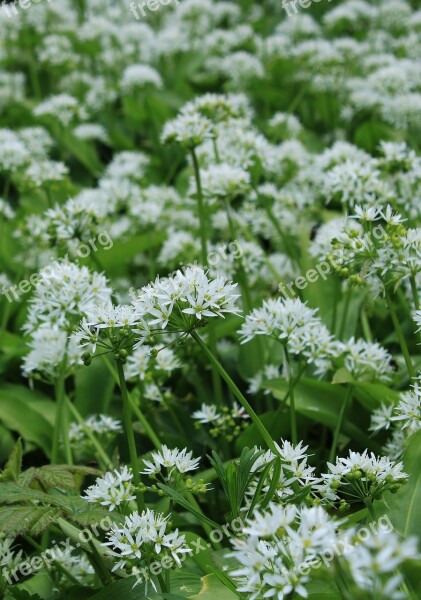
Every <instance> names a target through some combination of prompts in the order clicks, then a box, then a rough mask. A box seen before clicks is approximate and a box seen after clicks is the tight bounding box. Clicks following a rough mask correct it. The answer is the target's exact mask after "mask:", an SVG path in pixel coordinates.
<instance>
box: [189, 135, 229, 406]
mask: <svg viewBox="0 0 421 600" xmlns="http://www.w3.org/2000/svg"><path fill="white" fill-rule="evenodd" d="M214 143H215V144H216V140H214ZM191 155H192V160H193V168H194V177H195V180H196V189H197V206H198V212H199V223H200V242H201V261H202V266H203V267H204V268H206V265H207V263H208V240H207V232H206V207H205V203H204V200H203V190H202V181H201V179H200V168H199V162H198V160H197V156H196V152H195V151H194V149H193V150H192V151H191ZM209 343H210V345H211V348H212V351H213V352H214V353H215V354H216V335H215V326H214V325H213V324H211V325H210V327H209ZM212 385H213V391H214V397H215V401H216V404H217V406H219V407H220V406H222V405H223V396H222V385H221V380H220V377H219V375H218V373H217V372H216V371H215V369H212Z"/></svg>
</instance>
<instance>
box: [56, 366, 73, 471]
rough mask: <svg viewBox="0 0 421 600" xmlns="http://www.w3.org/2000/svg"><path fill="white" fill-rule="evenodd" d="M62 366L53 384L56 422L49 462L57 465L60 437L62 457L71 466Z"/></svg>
mask: <svg viewBox="0 0 421 600" xmlns="http://www.w3.org/2000/svg"><path fill="white" fill-rule="evenodd" d="M64 368H65V367H64V365H62V366H61V367H60V372H59V374H58V377H57V380H56V382H55V386H54V388H55V396H56V420H55V426H54V432H53V446H52V449H51V462H52V464H57V462H58V457H59V446H60V436H61V437H62V442H63V448H64V456H65V459H66V461H67V464H69V465H71V464H73V460H72V452H71V449H70V442H69V436H68V432H69V429H68V413H67V405H66V390H65V375H64Z"/></svg>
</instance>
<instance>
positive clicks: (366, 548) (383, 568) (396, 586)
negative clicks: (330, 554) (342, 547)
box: [341, 528, 419, 600]
mask: <svg viewBox="0 0 421 600" xmlns="http://www.w3.org/2000/svg"><path fill="white" fill-rule="evenodd" d="M417 546H418V540H417V538H415V537H410V538H408V539H402V538H400V537H399V536H398V535H397V534H396V533H395V532H394V531H390V530H386V529H384V528H380V529H378V530H377V531H376V532H375V533H373V534H372V535H370V536H369V537H368V539H365V540H363V541H361V542H360V543H359V544H356V545H355V546H354V547H353V548H352V551H351V552H348V553H347V554H346V556H345V557H342V558H341V561H343V562H344V563H345V564H347V566H348V568H349V570H350V574H351V576H352V579H353V582H354V583H355V585H356V587H357V588H358V590H360V591H359V592H357V591H356V593H359V594H361V597H363V594H364V592H365V593H367V594H370V596H368V597H371V594H376V595H378V597H379V598H380V597H381V598H387V599H388V600H389V599H390V600H400V599H403V598H406V597H407V596H406V595H405V594H403V593H402V591H401V589H400V586H401V584H402V583H403V576H402V574H401V573H400V572H399V570H398V568H399V567H400V566H401V565H402V563H404V562H405V561H406V560H408V559H412V560H415V559H419V552H418V547H417ZM364 597H365V596H364Z"/></svg>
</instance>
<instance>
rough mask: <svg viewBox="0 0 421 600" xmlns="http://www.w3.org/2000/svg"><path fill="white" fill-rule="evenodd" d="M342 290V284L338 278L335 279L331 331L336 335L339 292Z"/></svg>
mask: <svg viewBox="0 0 421 600" xmlns="http://www.w3.org/2000/svg"><path fill="white" fill-rule="evenodd" d="M340 290H341V282H340V280H339V279H338V278H337V277H334V280H333V311H332V324H331V327H330V330H331V332H332V333H335V330H336V319H337V317H338V301H339V292H340Z"/></svg>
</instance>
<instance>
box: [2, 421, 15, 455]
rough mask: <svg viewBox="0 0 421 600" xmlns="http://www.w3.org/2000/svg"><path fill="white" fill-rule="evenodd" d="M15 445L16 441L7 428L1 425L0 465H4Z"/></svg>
mask: <svg viewBox="0 0 421 600" xmlns="http://www.w3.org/2000/svg"><path fill="white" fill-rule="evenodd" d="M14 445H15V439H14V437H13V435H12V434H11V433H10V431H9V430H8V429H6V427H4V426H3V425H0V463H3V462H4V461H5V460H6V459H7V457H8V456H9V454H10V453H11V451H12V450H13V446H14Z"/></svg>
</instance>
